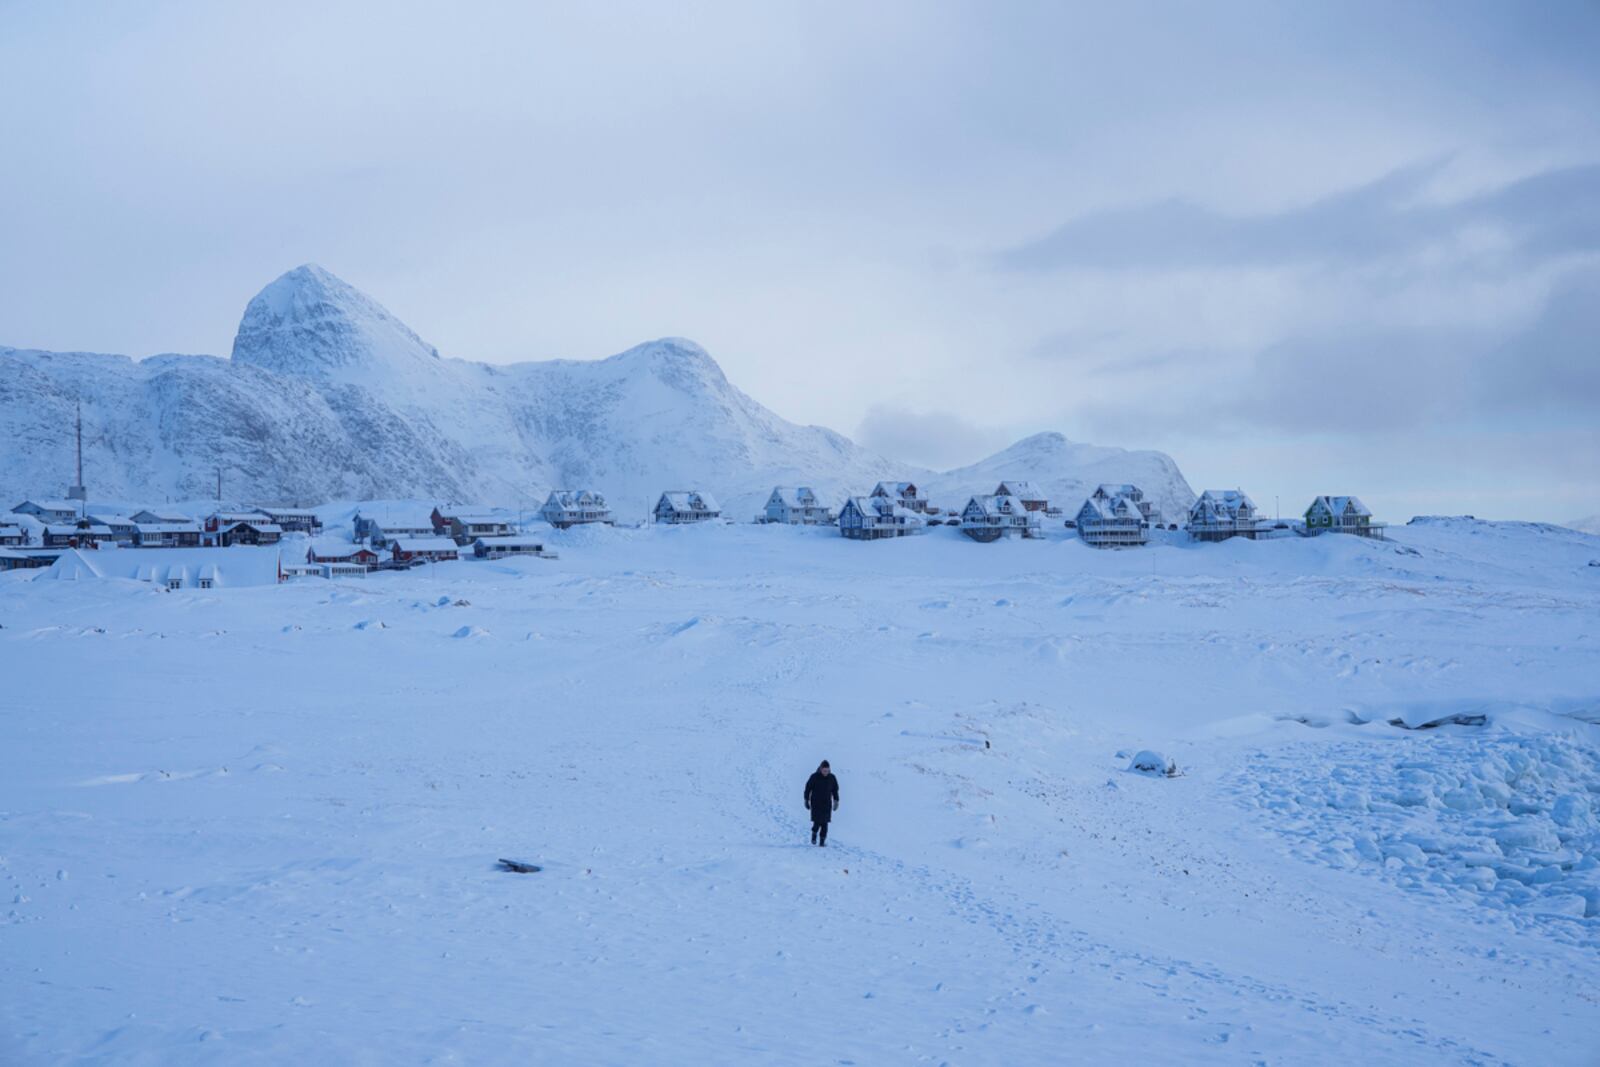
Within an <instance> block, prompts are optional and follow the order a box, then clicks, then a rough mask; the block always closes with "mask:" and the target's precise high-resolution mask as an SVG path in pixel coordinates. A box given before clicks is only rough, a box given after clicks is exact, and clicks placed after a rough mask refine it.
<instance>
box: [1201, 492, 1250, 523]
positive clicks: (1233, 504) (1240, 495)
mask: <svg viewBox="0 0 1600 1067" xmlns="http://www.w3.org/2000/svg"><path fill="white" fill-rule="evenodd" d="M1246 508H1248V509H1249V510H1250V511H1254V510H1255V509H1256V502H1255V501H1254V500H1251V499H1250V498H1249V497H1248V496H1246V495H1245V494H1244V492H1243V491H1242V490H1239V489H1207V490H1206V491H1205V492H1203V493H1201V494H1200V499H1198V500H1196V501H1195V502H1194V507H1192V508H1190V509H1189V514H1191V515H1203V516H1214V517H1220V516H1224V515H1225V516H1227V517H1228V518H1230V519H1234V518H1238V517H1239V512H1240V511H1241V510H1244V509H1246Z"/></svg>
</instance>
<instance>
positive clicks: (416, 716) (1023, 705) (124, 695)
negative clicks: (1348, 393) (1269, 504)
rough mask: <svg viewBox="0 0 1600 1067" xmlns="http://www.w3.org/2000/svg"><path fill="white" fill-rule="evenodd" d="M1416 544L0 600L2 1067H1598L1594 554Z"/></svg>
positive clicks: (566, 542) (890, 551)
mask: <svg viewBox="0 0 1600 1067" xmlns="http://www.w3.org/2000/svg"><path fill="white" fill-rule="evenodd" d="M1391 533H1392V536H1393V539H1392V541H1390V542H1383V543H1380V542H1367V541H1361V540H1357V539H1354V538H1346V537H1336V536H1329V537H1323V538H1319V539H1315V540H1302V539H1299V538H1288V539H1284V540H1275V541H1267V542H1260V543H1254V544H1252V543H1246V542H1229V543H1225V544H1220V545H1204V546H1197V545H1187V544H1180V543H1165V544H1160V545H1155V546H1152V547H1150V548H1147V549H1143V550H1134V551H1126V552H1096V551H1094V550H1092V549H1088V548H1085V547H1084V546H1082V545H1081V544H1079V543H1077V542H1076V541H1073V540H1069V539H1066V538H1064V537H1059V536H1058V537H1055V538H1052V539H1050V540H1047V541H1044V542H1002V543H998V544H993V545H979V544H975V543H973V542H970V541H968V540H966V539H965V538H962V537H960V536H958V535H956V534H955V533H954V532H952V531H946V530H937V531H933V532H930V533H929V534H928V535H926V536H923V537H918V538H911V539H906V540H901V541H893V542H875V543H858V542H847V541H844V540H843V539H841V538H839V537H838V536H837V534H836V533H834V532H830V531H825V530H798V529H788V528H775V527H751V526H719V527H701V528H679V529H670V528H654V529H640V530H595V529H587V530H585V529H579V530H575V531H572V532H570V533H567V534H554V533H552V534H551V536H550V537H549V539H548V540H549V542H550V547H552V548H554V549H556V550H557V551H559V553H560V559H559V560H555V561H549V560H515V561H505V562H499V563H478V562H465V561H464V562H460V563H450V564H440V565H437V566H434V567H431V568H424V569H420V570H417V571H412V572H408V573H404V574H387V575H374V576H371V577H369V578H366V579H364V580H350V581H342V582H326V581H319V580H303V581H298V582H295V583H291V584H288V585H284V586H279V587H264V588H246V589H219V590H183V591H180V592H170V593H169V592H163V591H158V590H155V589H152V588H150V587H148V586H141V585H136V584H134V583H124V582H80V583H68V582H47V581H36V580H35V575H33V574H29V573H13V574H9V575H4V576H0V626H3V627H4V628H3V629H0V663H3V664H4V665H5V680H6V685H5V691H4V694H5V695H4V697H3V704H4V710H3V713H0V981H3V988H4V989H5V991H6V993H5V996H4V997H0V1062H3V1063H6V1064H12V1063H17V1064H35V1063H65V1062H71V1063H149V1064H176V1063H228V1064H237V1063H283V1062H289V1061H292V1060H300V1061H303V1062H317V1063H397V1062H402V1063H409V1062H459V1063H488V1062H512V1061H515V1062H543V1063H605V1064H612V1063H615V1064H641V1063H738V1062H760V1063H793V1064H820V1063H835V1064H852V1063H853V1064H863V1065H864V1064H884V1063H935V1064H936V1063H950V1064H1032V1063H1048V1062H1086V1063H1125V1062H1131V1061H1138V1062H1148V1063H1178V1062H1182V1063H1199V1064H1210V1063H1216V1064H1246V1063H1270V1064H1306V1063H1334V1062H1338V1063H1348V1062H1360V1063H1371V1064H1427V1063H1440V1064H1445V1063H1448V1064H1456V1063H1474V1064H1498V1063H1518V1064H1540V1065H1547V1064H1585V1063H1589V1064H1592V1063H1594V1062H1595V1059H1596V1050H1597V1049H1600V993H1597V990H1600V951H1597V950H1600V915H1597V910H1600V872H1597V870H1596V867H1597V862H1600V844H1597V836H1596V834H1597V822H1596V818H1597V812H1600V770H1597V768H1600V726H1597V725H1595V720H1597V719H1600V566H1595V567H1591V566H1589V561H1590V560H1592V559H1597V558H1600V538H1595V537H1592V536H1587V535H1584V534H1580V533H1576V532H1573V531H1570V530H1565V529H1562V528H1559V527H1542V526H1529V525H1521V524H1488V523H1475V522H1468V521H1464V520H1447V521H1438V522H1432V523H1426V524H1418V525H1413V526H1404V527H1398V528H1395V529H1393V530H1392V531H1391ZM1480 719H1481V721H1482V724H1481V725H1459V724H1456V723H1458V722H1460V723H1476V722H1479V721H1480ZM1392 722H1397V723H1400V724H1402V725H1393V724H1391V723H1392ZM1438 722H1444V723H1445V724H1444V725H1438V726H1434V727H1432V728H1425V729H1412V728H1408V727H1421V726H1424V725H1425V724H1429V723H1438ZM1147 748H1148V749H1154V750H1156V751H1158V752H1160V753H1162V754H1164V755H1165V756H1168V757H1170V758H1172V759H1173V760H1175V761H1176V764H1177V766H1178V768H1179V770H1180V772H1181V773H1180V774H1179V776H1177V777H1171V778H1167V777H1150V776H1146V775H1141V774H1137V773H1130V772H1129V771H1128V770H1127V767H1128V764H1129V757H1130V756H1131V755H1132V754H1133V753H1135V752H1137V751H1139V750H1141V749H1147ZM1119 753H1120V755H1119ZM823 758H827V759H829V760H831V761H832V764H833V767H834V769H835V771H836V772H837V773H838V775H839V778H840V782H841V790H842V804H841V808H840V812H839V814H838V817H837V819H836V821H835V823H834V828H833V837H832V839H831V840H830V842H829V847H828V848H826V849H820V848H813V847H811V846H810V845H808V844H807V843H806V830H807V825H808V824H807V821H806V818H805V812H804V811H803V810H802V809H801V806H800V791H801V787H802V784H803V783H804V781H805V778H806V776H807V775H808V774H809V773H810V772H811V771H812V770H813V769H814V768H815V766H816V764H817V762H818V761H819V760H821V759H823ZM500 857H511V858H518V859H525V860H530V861H533V862H536V863H539V864H542V865H543V867H544V870H543V871H542V872H541V873H537V874H512V873H505V872H501V871H498V870H496V868H495V861H496V860H497V859H498V858H500Z"/></svg>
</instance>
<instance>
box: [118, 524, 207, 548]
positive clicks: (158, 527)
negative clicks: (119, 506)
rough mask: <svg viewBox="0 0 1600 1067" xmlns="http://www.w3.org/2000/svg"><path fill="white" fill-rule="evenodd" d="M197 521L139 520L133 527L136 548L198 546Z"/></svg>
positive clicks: (198, 528) (198, 531) (199, 535)
mask: <svg viewBox="0 0 1600 1067" xmlns="http://www.w3.org/2000/svg"><path fill="white" fill-rule="evenodd" d="M200 538H201V532H200V524H199V523H198V522H141V523H138V524H137V525H135V526H134V528H133V543H134V546H135V547H137V548H199V547H200Z"/></svg>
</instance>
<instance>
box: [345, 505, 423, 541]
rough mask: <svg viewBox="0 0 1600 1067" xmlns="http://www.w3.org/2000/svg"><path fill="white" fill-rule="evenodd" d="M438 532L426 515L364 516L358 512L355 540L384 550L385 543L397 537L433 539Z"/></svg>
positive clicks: (385, 514)
mask: <svg viewBox="0 0 1600 1067" xmlns="http://www.w3.org/2000/svg"><path fill="white" fill-rule="evenodd" d="M436 533H438V530H437V529H436V528H435V527H434V525H433V520H432V519H430V518H428V517H427V516H426V515H421V514H415V515H404V514H390V513H384V514H380V515H363V514H362V513H361V512H359V511H358V512H356V517H355V538H356V540H357V541H370V542H372V544H373V545H374V546H375V547H377V548H382V547H383V545H384V542H386V541H389V540H392V539H393V538H396V537H433V536H434V535H435V534H436Z"/></svg>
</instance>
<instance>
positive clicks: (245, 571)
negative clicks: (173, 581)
mask: <svg viewBox="0 0 1600 1067" xmlns="http://www.w3.org/2000/svg"><path fill="white" fill-rule="evenodd" d="M278 560H279V553H278V549H277V547H276V546H274V547H270V548H253V547H245V546H242V545H241V546H236V547H234V548H117V549H101V550H100V551H97V552H84V551H80V550H79V549H75V548H69V549H67V550H66V551H65V552H63V553H62V554H61V556H60V558H58V559H57V560H56V561H55V562H54V563H53V564H51V565H50V566H49V567H48V568H46V569H45V570H44V571H43V572H41V574H40V577H41V578H51V579H56V580H60V581H83V580H89V579H102V578H106V579H117V578H120V579H127V580H133V581H145V582H158V583H162V584H164V583H165V582H166V581H168V580H169V579H170V578H182V579H183V580H184V582H185V584H188V583H189V582H191V581H195V580H198V579H201V578H209V579H210V580H211V581H213V582H215V583H216V584H217V585H220V586H246V585H276V584H277V582H278Z"/></svg>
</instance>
